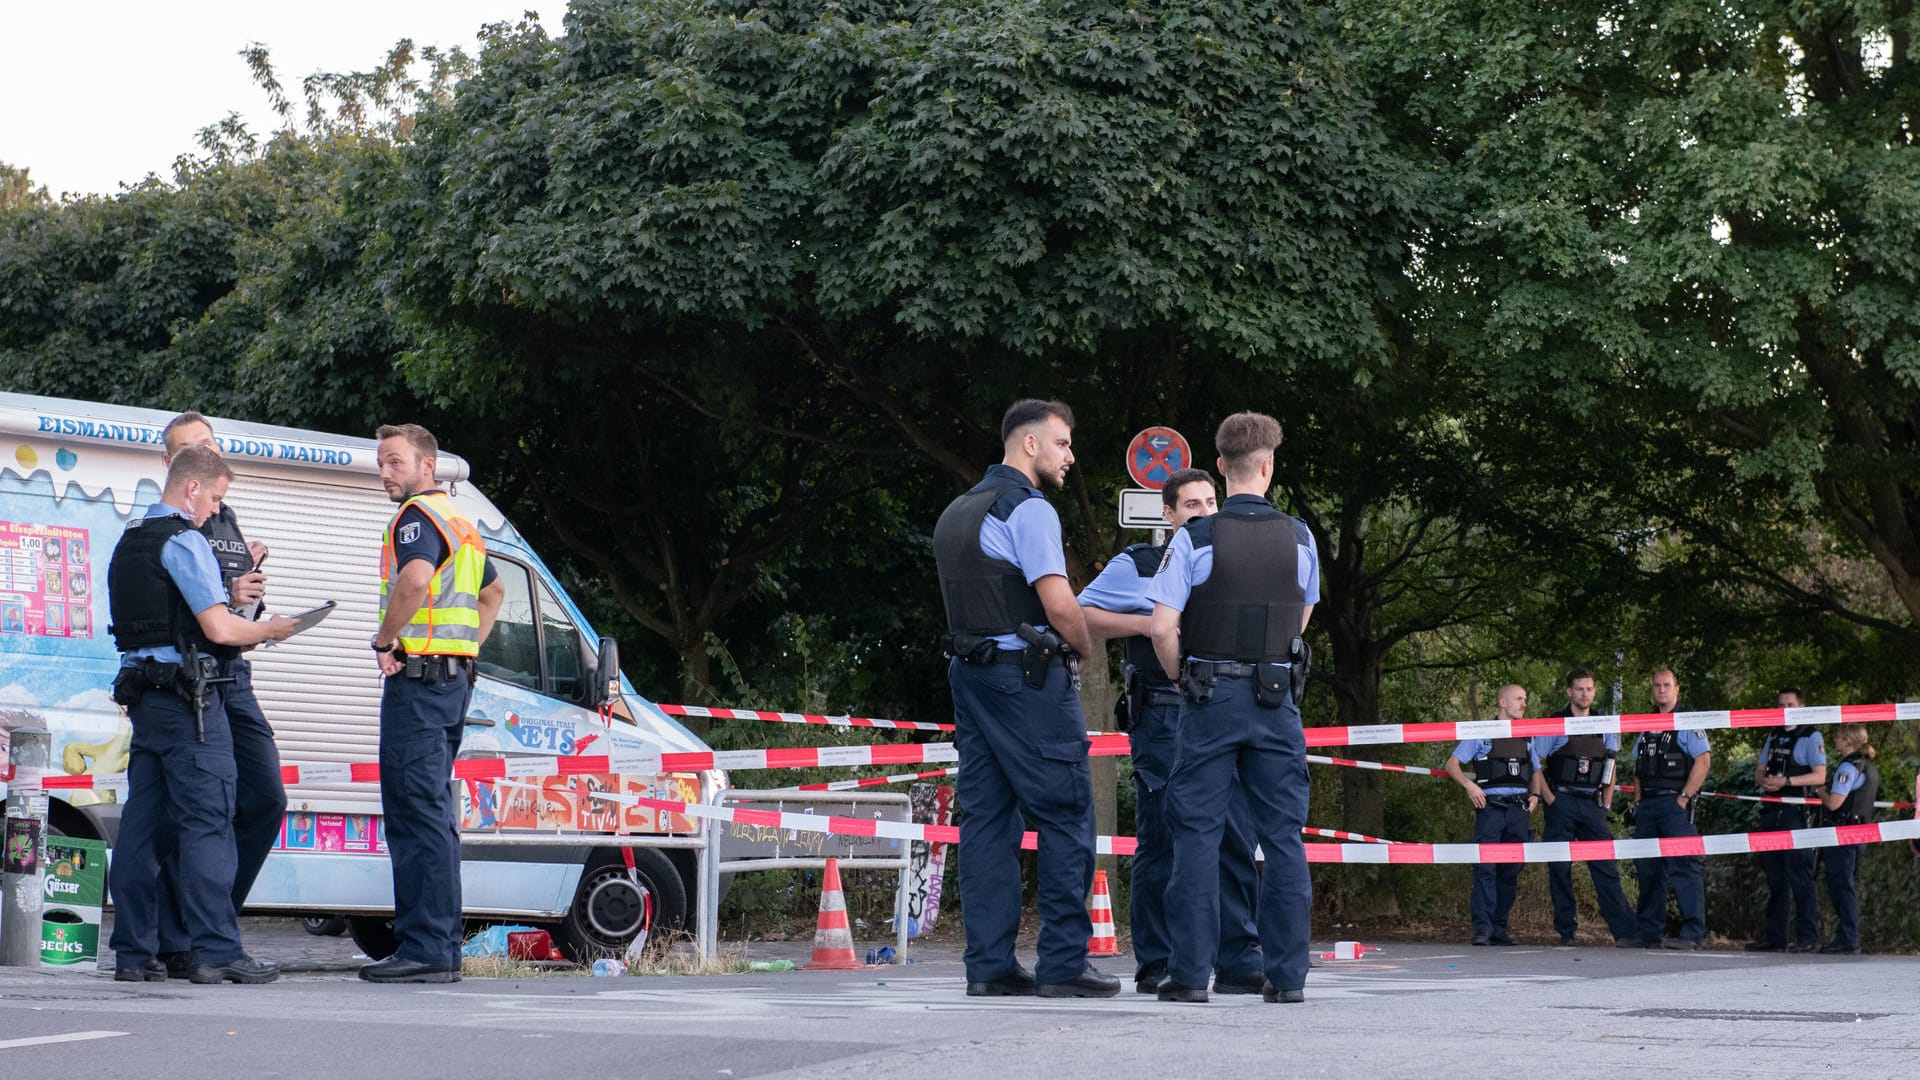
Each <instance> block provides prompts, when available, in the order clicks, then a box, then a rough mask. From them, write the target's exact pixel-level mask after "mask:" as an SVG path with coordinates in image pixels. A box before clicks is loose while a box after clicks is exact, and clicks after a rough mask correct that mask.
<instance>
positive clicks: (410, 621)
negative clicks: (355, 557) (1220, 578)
mask: <svg viewBox="0 0 1920 1080" xmlns="http://www.w3.org/2000/svg"><path fill="white" fill-rule="evenodd" d="M374 437H375V438H377V439H378V440H380V448H379V464H380V483H381V485H382V486H384V487H385V488H386V489H387V497H388V498H390V499H392V500H393V501H394V502H396V503H399V504H400V509H399V510H398V511H397V512H395V514H394V515H393V520H392V521H390V522H388V523H387V531H386V539H385V542H384V543H383V544H382V545H381V549H380V629H379V630H377V631H375V633H374V635H373V652H374V656H375V659H376V660H377V661H378V663H379V666H380V674H381V675H383V676H385V679H386V685H385V687H384V688H383V690H382V692H381V695H380V804H381V811H382V813H383V815H384V818H383V820H382V823H381V824H382V827H383V828H384V829H385V830H386V836H387V849H388V852H389V854H390V856H391V863H392V867H393V931H394V937H395V938H396V939H397V942H398V945H397V947H396V948H395V949H394V953H393V955H392V956H389V957H387V958H386V959H384V960H381V961H379V962H377V963H373V964H368V965H367V966H365V967H363V968H361V969H360V977H361V978H362V979H365V980H366V981H368V982H429V983H445V982H458V981H459V980H460V946H461V927H462V924H461V919H460V827H459V820H458V817H457V811H458V807H456V806H455V805H454V800H453V788H452V778H453V761H454V757H455V756H456V755H457V754H458V753H459V751H460V736H461V734H462V732H463V731H464V729H465V725H466V719H467V703H468V701H469V700H470V699H471V698H472V696H473V682H474V679H475V678H476V676H477V674H478V671H477V669H476V668H475V667H474V663H475V660H476V659H477V658H478V657H479V655H480V643H481V642H483V641H485V640H486V637H487V634H488V632H489V631H491V630H492V629H493V619H494V616H495V615H496V614H498V613H499V610H500V601H501V599H502V597H503V596H504V594H505V592H506V589H505V587H504V586H502V585H501V584H500V582H499V580H498V579H497V578H496V576H495V574H494V570H493V566H492V564H491V563H489V562H488V561H487V545H486V541H485V540H483V539H482V538H481V536H480V533H479V531H478V530H477V529H475V528H474V527H473V523H472V522H470V521H468V520H467V518H466V517H465V516H464V515H462V514H461V513H460V511H459V510H458V509H457V508H456V507H455V505H454V502H453V499H452V498H451V497H450V496H448V495H447V493H446V492H444V491H442V490H440V488H439V487H438V486H436V482H435V479H434V469H435V467H436V466H437V464H438V461H437V459H438V457H439V453H440V447H439V443H438V442H437V441H436V440H435V439H434V437H433V434H432V433H431V432H429V431H428V430H427V429H426V428H423V427H421V426H420V425H418V424H400V425H388V426H385V427H382V428H380V429H379V430H378V431H376V432H375V433H374Z"/></svg>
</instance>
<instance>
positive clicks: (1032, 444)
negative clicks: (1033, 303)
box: [933, 399, 1120, 997]
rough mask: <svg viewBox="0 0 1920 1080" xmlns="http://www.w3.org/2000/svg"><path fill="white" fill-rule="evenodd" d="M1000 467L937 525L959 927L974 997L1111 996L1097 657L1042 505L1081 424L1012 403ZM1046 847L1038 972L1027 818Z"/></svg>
mask: <svg viewBox="0 0 1920 1080" xmlns="http://www.w3.org/2000/svg"><path fill="white" fill-rule="evenodd" d="M1000 440H1001V445H1002V449H1003V451H1004V457H1003V458H1002V460H1001V463H1000V464H998V465H995V466H993V467H992V468H990V469H988V470H987V474H986V476H984V477H982V478H981V480H980V482H979V483H978V484H975V485H974V486H973V487H972V488H971V489H969V490H968V491H967V492H966V493H965V494H963V495H961V496H960V497H959V498H957V499H955V500H954V501H953V502H952V503H951V504H950V505H949V506H948V507H947V508H946V510H945V511H944V512H943V513H941V515H940V520H939V522H938V523H937V524H936V525H935V526H934V530H933V555H934V561H935V562H936V563H937V564H938V568H939V574H940V596H941V600H942V602H943V603H944V605H945V608H946V614H947V634H946V637H945V638H944V640H943V645H944V647H945V649H946V652H947V655H948V656H949V657H951V658H952V659H951V660H950V662H949V663H948V665H947V682H948V685H949V686H950V687H951V688H952V690H953V723H954V729H955V730H954V733H953V738H954V744H955V748H956V749H957V750H958V751H959V754H960V778H959V796H960V806H961V809H962V810H963V811H964V813H963V815H962V817H961V818H960V913H961V916H962V919H963V921H964V922H965V923H966V929H967V949H966V957H965V959H966V965H967V994H968V995H969V996H971V997H1001V996H1024V995H1031V994H1038V995H1041V996H1043V997H1112V996H1113V995H1114V994H1117V993H1119V992H1120V980H1118V979H1116V978H1114V977H1113V976H1111V975H1107V974H1105V973H1104V972H1101V971H1100V970H1098V969H1097V968H1095V967H1094V966H1093V965H1092V964H1089V963H1088V962H1087V941H1088V939H1089V938H1090V937H1091V936H1092V934H1093V923H1092V920H1091V919H1090V918H1089V917H1088V915H1087V908H1086V898H1087V890H1088V889H1089V888H1090V887H1091V886H1092V883H1093V849H1094V835H1095V834H1094V822H1093V777H1092V773H1091V772H1090V771H1089V769H1088V767H1087V725H1086V719H1085V718H1084V717H1083V716H1082V714H1081V712H1080V696H1079V692H1078V689H1077V686H1076V683H1077V682H1078V677H1077V675H1076V674H1075V669H1072V668H1070V667H1069V665H1070V664H1071V663H1073V662H1074V659H1073V658H1074V657H1075V656H1076V655H1085V654H1086V653H1087V652H1088V651H1089V650H1090V649H1091V648H1092V640H1091V639H1090V638H1089V637H1088V636H1087V620H1086V616H1085V615H1084V614H1083V613H1082V611H1081V609H1080V605H1079V604H1077V603H1075V602H1074V598H1073V589H1072V587H1071V586H1069V585H1068V584H1067V564H1066V549H1065V548H1064V546H1063V545H1062V541H1061V536H1060V517H1059V515H1058V514H1056V513H1054V510H1053V507H1052V506H1050V505H1048V503H1047V500H1046V499H1045V498H1044V497H1043V496H1042V495H1041V493H1040V486H1041V485H1042V484H1044V485H1046V486H1047V487H1052V488H1058V487H1059V486H1061V484H1062V483H1064V482H1065V480H1066V475H1067V469H1068V468H1069V467H1071V466H1072V465H1073V412H1072V411H1071V410H1070V409H1068V408H1067V407H1066V406H1065V405H1063V404H1061V403H1060V402H1058V401H1039V400H1034V399H1028V400H1023V401H1016V402H1014V403H1013V405H1012V406H1011V407H1009V408H1008V409H1007V412H1006V415H1005V416H1004V417H1003V418H1002V419H1001V422H1000ZM1022 818H1024V819H1025V821H1026V824H1027V825H1029V826H1031V827H1032V828H1033V830H1034V831H1035V832H1036V833H1038V834H1039V838H1040V852H1039V878H1040V880H1039V888H1038V890H1037V893H1038V895H1037V899H1036V906H1037V907H1038V908H1039V912H1040V941H1039V947H1038V961H1037V963H1036V964H1035V965H1034V970H1033V971H1032V972H1028V971H1027V970H1026V969H1025V968H1023V967H1021V966H1020V962H1019V961H1018V960H1017V959H1016V958H1015V957H1014V936H1015V935H1016V934H1017V933H1018V932H1019V929H1020V834H1021V831H1022V825H1021V820H1022Z"/></svg>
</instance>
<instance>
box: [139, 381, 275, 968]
mask: <svg viewBox="0 0 1920 1080" xmlns="http://www.w3.org/2000/svg"><path fill="white" fill-rule="evenodd" d="M161 442H162V444H163V445H164V446H165V447H166V452H165V454H164V455H163V456H162V457H161V459H160V460H161V463H162V464H166V465H170V464H172V463H173V456H174V455H175V454H177V453H179V452H180V451H181V450H183V449H185V448H186V447H189V446H204V447H207V448H209V449H211V450H213V451H214V452H215V453H218V452H219V449H220V446H219V443H218V442H217V441H216V440H215V439H214V437H213V425H212V424H210V423H209V422H208V421H207V418H206V417H204V416H202V415H201V414H199V413H197V412H192V411H188V412H183V413H181V414H180V415H178V416H176V417H174V418H173V419H172V420H171V421H169V422H168V423H167V426H166V427H165V428H164V429H163V430H162V431H161ZM200 532H201V533H202V534H203V535H205V536H206V538H207V542H208V543H209V544H210V545H211V546H212V547H213V557H214V559H215V561H216V562H218V563H219V565H220V579H221V581H222V582H223V583H224V584H225V586H226V590H227V608H228V609H229V610H230V611H232V612H233V613H234V614H235V615H237V616H239V617H240V618H242V619H246V620H248V621H252V620H255V619H258V618H259V617H260V616H261V614H262V612H263V609H264V605H263V604H262V602H261V601H262V599H263V598H264V597H265V595H266V575H265V574H264V573H262V572H261V570H260V564H261V563H262V562H263V561H264V560H265V559H266V557H267V549H266V545H264V544H259V543H248V542H247V539H246V537H245V535H243V534H242V533H241V531H240V522H239V519H238V517H237V516H236V515H235V514H234V512H233V507H232V506H230V505H228V504H227V503H225V502H222V503H221V504H220V509H219V511H218V512H216V513H215V514H213V515H212V516H211V517H209V518H207V520H206V523H205V524H203V525H201V526H200ZM209 655H211V656H213V657H214V659H215V661H216V662H217V663H218V664H219V665H220V670H219V676H220V678H222V679H224V680H227V681H225V682H223V683H222V684H221V689H220V703H221V705H222V706H223V707H224V708H225V709H226V713H227V727H228V730H229V731H231V732H232V735H233V760H234V768H235V773H234V799H233V846H234V855H235V859H236V863H235V868H234V874H233V909H234V911H236V912H238V911H239V910H241V908H243V907H244V906H245V905H246V901H247V894H248V893H250V892H252V891H253V882H254V879H255V878H257V877H259V876H260V868H261V866H263V865H264V864H265V863H266V861H267V855H268V854H269V853H270V852H272V851H273V845H274V843H275V842H276V841H277V840H278V839H279V837H280V826H281V823H282V820H283V819H284V817H285V815H286V811H287V789H286V785H285V784H284V783H283V782H282V781H281V778H280V749H279V747H278V746H277V745H275V743H274V741H273V726H272V725H271V724H269V723H267V717H266V713H265V712H263V711H262V710H261V708H260V702H259V700H258V699H256V698H255V697H254V694H253V665H252V664H251V663H250V662H249V661H248V660H247V658H246V656H245V655H244V654H243V653H242V652H241V650H239V649H234V648H227V647H225V646H214V647H213V648H211V649H210V650H209ZM172 844H173V837H172V835H171V834H170V833H168V834H166V835H164V836H163V837H162V839H161V848H162V851H163V852H164V853H165V854H163V855H162V858H161V876H162V884H161V890H162V891H161V895H162V896H163V897H169V896H171V895H172V891H173V880H174V879H175V878H176V877H178V874H179V859H178V857H177V855H176V854H175V853H174V852H173V850H172ZM160 959H161V960H162V961H163V962H164V963H165V964H166V965H167V971H168V972H169V973H170V974H171V975H173V976H174V977H175V978H185V977H186V976H187V973H188V971H189V970H190V969H191V967H192V956H191V942H190V940H189V938H188V936H187V926H186V921H185V920H184V919H183V918H182V917H181V914H180V905H179V904H178V903H163V904H162V905H161V907H160Z"/></svg>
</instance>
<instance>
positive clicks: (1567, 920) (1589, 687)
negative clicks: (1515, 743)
mask: <svg viewBox="0 0 1920 1080" xmlns="http://www.w3.org/2000/svg"><path fill="white" fill-rule="evenodd" d="M1566 691H1567V707H1566V708H1564V709H1562V710H1560V715H1561V716H1564V717H1568V718H1579V717H1587V716H1592V715H1593V699H1594V697H1595V695H1596V694H1598V693H1599V689H1598V687H1597V686H1596V685H1595V684H1594V680H1593V672H1591V671H1589V670H1587V669H1586V668H1575V669H1573V670H1572V671H1571V672H1569V673H1568V674H1567V682H1566ZM1533 756H1534V760H1536V761H1538V762H1539V763H1540V771H1538V772H1536V773H1534V774H1533V793H1534V794H1535V795H1537V796H1539V798H1540V801H1541V802H1543V803H1545V804H1546V825H1545V827H1544V828H1542V829H1541V830H1540V839H1542V840H1545V841H1548V842H1552V843H1564V842H1567V841H1573V840H1612V839H1613V830H1612V829H1611V828H1609V827H1608V825H1607V812H1608V811H1609V810H1610V809H1612V807H1613V794H1614V788H1615V787H1616V785H1617V783H1618V780H1617V774H1618V772H1619V764H1620V735H1619V733H1617V732H1611V731H1610V732H1607V733H1606V734H1604V735H1590V734H1583V735H1536V736H1534V739H1533ZM1587 873H1588V874H1589V875H1591V876H1592V878H1593V892H1594V896H1595V897H1596V898H1597V899H1598V900H1599V902H1600V916H1601V918H1603V919H1605V920H1606V923H1607V930H1608V931H1609V932H1610V933H1611V934H1612V935H1613V943H1614V944H1615V945H1616V946H1622V947H1624V946H1630V945H1632V944H1633V943H1635V942H1637V941H1638V940H1639V936H1640V932H1639V929H1638V927H1637V925H1636V923H1635V919H1634V914H1633V907H1632V905H1630V904H1628V903H1627V894H1626V891H1625V890H1624V889H1622V888H1621V887H1620V867H1619V866H1618V865H1616V864H1615V863H1614V861H1613V860H1612V859H1589V860H1587ZM1547 892H1548V894H1549V895H1550V896H1551V897H1552V898H1553V928H1554V929H1555V930H1557V931H1559V933H1560V944H1562V945H1572V944H1573V942H1574V932H1575V931H1577V930H1578V929H1579V928H1580V908H1579V905H1578V904H1577V903H1576V902H1575V899H1574V895H1573V865H1572V864H1571V863H1563V862H1550V863H1548V864H1547Z"/></svg>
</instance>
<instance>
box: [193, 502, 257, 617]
mask: <svg viewBox="0 0 1920 1080" xmlns="http://www.w3.org/2000/svg"><path fill="white" fill-rule="evenodd" d="M200 535H202V536H204V537H206V538H207V543H209V544H212V545H213V558H214V561H215V562H217V563H219V564H220V584H222V585H225V586H226V587H227V598H228V600H229V601H231V600H232V598H233V582H234V579H236V578H239V577H242V576H244V575H246V574H248V573H251V572H252V570H253V556H252V555H251V554H250V553H248V551H247V538H246V537H245V536H243V535H241V533H240V519H239V518H237V517H235V516H234V513H233V508H232V507H230V506H228V505H227V504H226V503H221V504H220V512H219V513H217V514H215V515H213V516H212V517H210V518H208V519H207V521H206V524H204V525H202V526H200ZM228 606H230V607H231V606H232V604H231V603H229V605H228ZM254 611H255V606H254V605H249V606H248V608H247V610H245V611H241V610H240V609H239V608H235V609H234V613H235V614H237V615H239V616H240V617H241V618H252V617H253V615H254Z"/></svg>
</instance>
